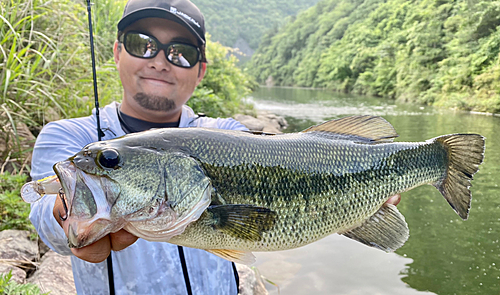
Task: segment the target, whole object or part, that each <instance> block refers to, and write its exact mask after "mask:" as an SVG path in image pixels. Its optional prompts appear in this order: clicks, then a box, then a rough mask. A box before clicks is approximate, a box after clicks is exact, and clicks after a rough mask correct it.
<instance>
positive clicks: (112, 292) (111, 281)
mask: <svg viewBox="0 0 500 295" xmlns="http://www.w3.org/2000/svg"><path fill="white" fill-rule="evenodd" d="M91 6H92V5H91V3H90V0H87V12H88V16H89V36H90V56H91V59H92V79H93V81H94V99H95V117H96V121H97V140H98V141H101V139H102V137H103V136H104V132H102V130H101V121H100V120H99V97H98V94H97V71H96V66H95V53H94V35H93V30H92V11H91ZM106 264H107V268H108V283H109V284H108V285H109V294H110V295H115V281H114V277H113V260H112V258H111V252H110V253H109V256H108V258H106Z"/></svg>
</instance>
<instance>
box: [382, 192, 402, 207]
mask: <svg viewBox="0 0 500 295" xmlns="http://www.w3.org/2000/svg"><path fill="white" fill-rule="evenodd" d="M399 201H401V195H400V194H397V195H394V196H392V197H390V198H389V200H387V201H386V202H385V203H386V204H392V205H394V206H397V205H398V204H399Z"/></svg>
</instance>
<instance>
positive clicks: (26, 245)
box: [0, 230, 38, 261]
mask: <svg viewBox="0 0 500 295" xmlns="http://www.w3.org/2000/svg"><path fill="white" fill-rule="evenodd" d="M37 255H38V245H37V243H36V242H35V241H31V240H30V239H29V232H28V231H24V230H4V231H2V232H0V259H9V260H20V261H26V260H28V261H33V260H35V258H36V257H37Z"/></svg>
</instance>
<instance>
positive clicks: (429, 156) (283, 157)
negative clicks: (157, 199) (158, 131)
mask: <svg viewBox="0 0 500 295" xmlns="http://www.w3.org/2000/svg"><path fill="white" fill-rule="evenodd" d="M192 133H193V135H192V137H190V136H188V137H186V136H185V135H183V139H181V138H179V139H176V140H179V141H184V144H183V146H184V147H185V148H187V150H186V151H187V153H188V154H189V155H190V156H191V157H193V158H195V159H197V160H198V161H200V163H201V166H202V167H203V168H204V170H205V171H206V175H207V176H208V177H209V178H210V180H211V182H212V186H213V188H214V193H216V194H219V195H220V197H221V198H222V199H223V200H224V201H225V203H226V204H249V205H255V206H258V207H265V208H268V209H270V210H272V211H274V212H276V213H277V216H278V218H277V220H276V222H275V224H274V226H273V227H272V228H271V229H270V230H269V231H266V232H264V233H262V239H261V240H260V241H248V240H244V239H240V238H238V237H235V236H232V235H227V234H223V233H221V232H220V231H218V230H215V229H213V228H211V227H208V226H204V225H203V222H199V223H195V224H192V225H191V226H188V227H187V228H186V231H185V233H184V234H183V235H180V236H177V237H174V238H173V239H172V241H171V242H173V243H177V244H182V245H185V246H195V245H194V244H190V243H189V242H188V241H183V236H184V235H185V236H186V237H188V236H193V235H198V236H200V237H202V238H200V239H196V241H197V242H196V247H200V248H204V249H219V248H220V247H221V245H224V248H225V249H234V250H238V249H246V250H249V251H270V250H285V249H290V248H295V247H299V246H302V245H305V244H308V243H310V242H313V241H316V240H318V239H321V238H323V237H325V236H327V235H329V234H332V233H335V232H339V231H340V232H342V231H345V230H348V229H350V228H352V227H354V226H355V225H359V224H360V223H361V222H362V221H363V220H366V219H367V218H368V217H369V216H371V215H373V214H374V213H375V212H376V211H377V210H378V208H380V206H381V205H382V204H383V203H384V202H385V201H386V200H387V199H388V198H389V197H390V196H392V195H394V194H396V193H400V192H404V191H406V190H408V189H411V188H413V187H415V186H418V185H420V184H424V183H430V182H433V181H437V180H438V179H440V178H442V177H443V175H444V172H445V153H444V151H443V150H442V147H441V146H440V144H439V143H424V144H423V143H390V144H374V145H370V144H366V143H363V142H362V143H355V142H353V141H343V142H342V141H337V142H335V143H332V139H330V138H323V137H321V136H319V135H317V134H311V133H304V134H292V135H277V136H267V137H266V136H262V137H258V138H256V137H255V136H253V135H247V134H243V135H240V136H236V138H233V136H235V135H234V134H233V133H231V132H228V133H225V132H219V131H210V130H198V131H194V130H193V132H192ZM196 133H198V134H196ZM211 133H213V134H211ZM198 136H199V137H202V138H204V139H203V142H204V145H199V144H198V141H199V140H197V139H196V138H197V137H198ZM228 142H234V144H229V145H228V144H227V143H228ZM190 144H192V146H191V145H190ZM213 151H224V152H223V153H222V152H215V153H214V152H213ZM224 153H229V154H230V155H231V157H225V156H224ZM360 159H369V160H368V161H360ZM408 162H409V163H408ZM403 163H405V164H404V165H403ZM204 217H205V218H206V217H207V216H203V215H202V217H201V219H203V218H204ZM290 233H293V234H290ZM201 240H202V241H203V244H200V241H201Z"/></svg>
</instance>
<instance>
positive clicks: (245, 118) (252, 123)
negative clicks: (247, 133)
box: [234, 114, 264, 131]
mask: <svg viewBox="0 0 500 295" xmlns="http://www.w3.org/2000/svg"><path fill="white" fill-rule="evenodd" d="M234 119H235V120H236V121H239V122H240V123H241V124H243V125H245V126H246V127H247V128H248V129H250V130H251V131H262V130H263V129H264V122H262V121H261V120H259V119H257V118H255V117H252V116H249V115H242V114H237V115H235V116H234Z"/></svg>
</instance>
